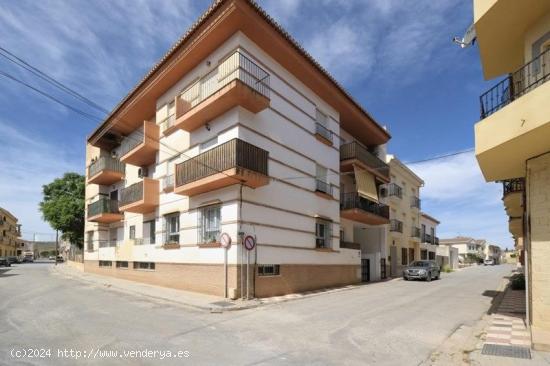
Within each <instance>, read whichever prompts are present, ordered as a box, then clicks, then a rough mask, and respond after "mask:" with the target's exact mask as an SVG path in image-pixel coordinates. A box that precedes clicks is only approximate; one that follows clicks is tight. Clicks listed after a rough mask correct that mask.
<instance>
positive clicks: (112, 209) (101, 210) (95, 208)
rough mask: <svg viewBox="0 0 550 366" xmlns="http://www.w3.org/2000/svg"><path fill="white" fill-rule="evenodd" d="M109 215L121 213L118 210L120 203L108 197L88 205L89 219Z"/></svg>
mask: <svg viewBox="0 0 550 366" xmlns="http://www.w3.org/2000/svg"><path fill="white" fill-rule="evenodd" d="M107 213H120V211H119V210H118V201H115V200H112V199H110V198H107V197H100V198H99V199H98V200H97V201H95V202H93V203H90V204H89V205H88V217H93V216H97V215H101V214H107Z"/></svg>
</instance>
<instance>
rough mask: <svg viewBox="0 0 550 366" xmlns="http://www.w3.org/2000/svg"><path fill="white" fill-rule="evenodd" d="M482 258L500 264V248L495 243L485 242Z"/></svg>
mask: <svg viewBox="0 0 550 366" xmlns="http://www.w3.org/2000/svg"><path fill="white" fill-rule="evenodd" d="M483 255H484V259H492V260H493V261H494V263H495V264H500V262H501V258H502V249H500V246H498V245H495V244H486V245H485V246H484V247H483Z"/></svg>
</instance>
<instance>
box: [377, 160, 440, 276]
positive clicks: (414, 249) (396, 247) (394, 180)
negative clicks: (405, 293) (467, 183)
mask: <svg viewBox="0 0 550 366" xmlns="http://www.w3.org/2000/svg"><path fill="white" fill-rule="evenodd" d="M386 162H387V163H388V165H389V167H390V182H389V183H388V184H385V185H384V186H383V187H381V189H380V193H381V196H382V197H384V203H385V204H387V205H388V206H389V208H390V224H389V225H388V226H387V234H386V236H387V239H386V245H385V247H386V252H385V253H384V254H385V255H386V256H387V258H388V260H387V262H388V264H389V273H390V275H391V276H392V277H399V276H401V274H402V272H403V267H405V266H406V265H408V264H409V263H410V262H412V261H414V260H417V259H420V258H421V253H422V250H423V249H422V248H421V242H422V241H423V239H424V238H423V236H422V231H421V228H420V225H421V223H420V221H421V215H420V187H422V186H423V185H424V181H423V180H422V179H421V178H420V177H419V176H417V175H416V174H415V173H414V172H413V171H412V170H411V169H409V168H408V167H407V166H406V165H405V164H403V163H402V162H401V161H400V160H399V159H397V158H396V157H395V156H393V155H387V157H386ZM423 247H425V246H423ZM434 255H435V252H434Z"/></svg>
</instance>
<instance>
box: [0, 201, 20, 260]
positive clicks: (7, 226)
mask: <svg viewBox="0 0 550 366" xmlns="http://www.w3.org/2000/svg"><path fill="white" fill-rule="evenodd" d="M17 221H18V220H17V218H16V217H15V216H13V215H12V214H11V213H10V212H9V211H8V210H6V209H4V208H2V207H0V257H8V256H16V255H17V249H18V248H19V246H20V243H21V240H20V239H19V238H20V237H21V225H19V224H17Z"/></svg>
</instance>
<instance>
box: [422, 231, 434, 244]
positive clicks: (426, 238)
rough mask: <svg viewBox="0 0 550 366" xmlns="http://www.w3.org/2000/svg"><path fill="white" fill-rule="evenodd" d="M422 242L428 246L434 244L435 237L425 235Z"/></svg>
mask: <svg viewBox="0 0 550 366" xmlns="http://www.w3.org/2000/svg"><path fill="white" fill-rule="evenodd" d="M422 242H423V243H428V244H435V237H434V236H432V235H431V234H427V233H426V234H424V235H423V236H422Z"/></svg>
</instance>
